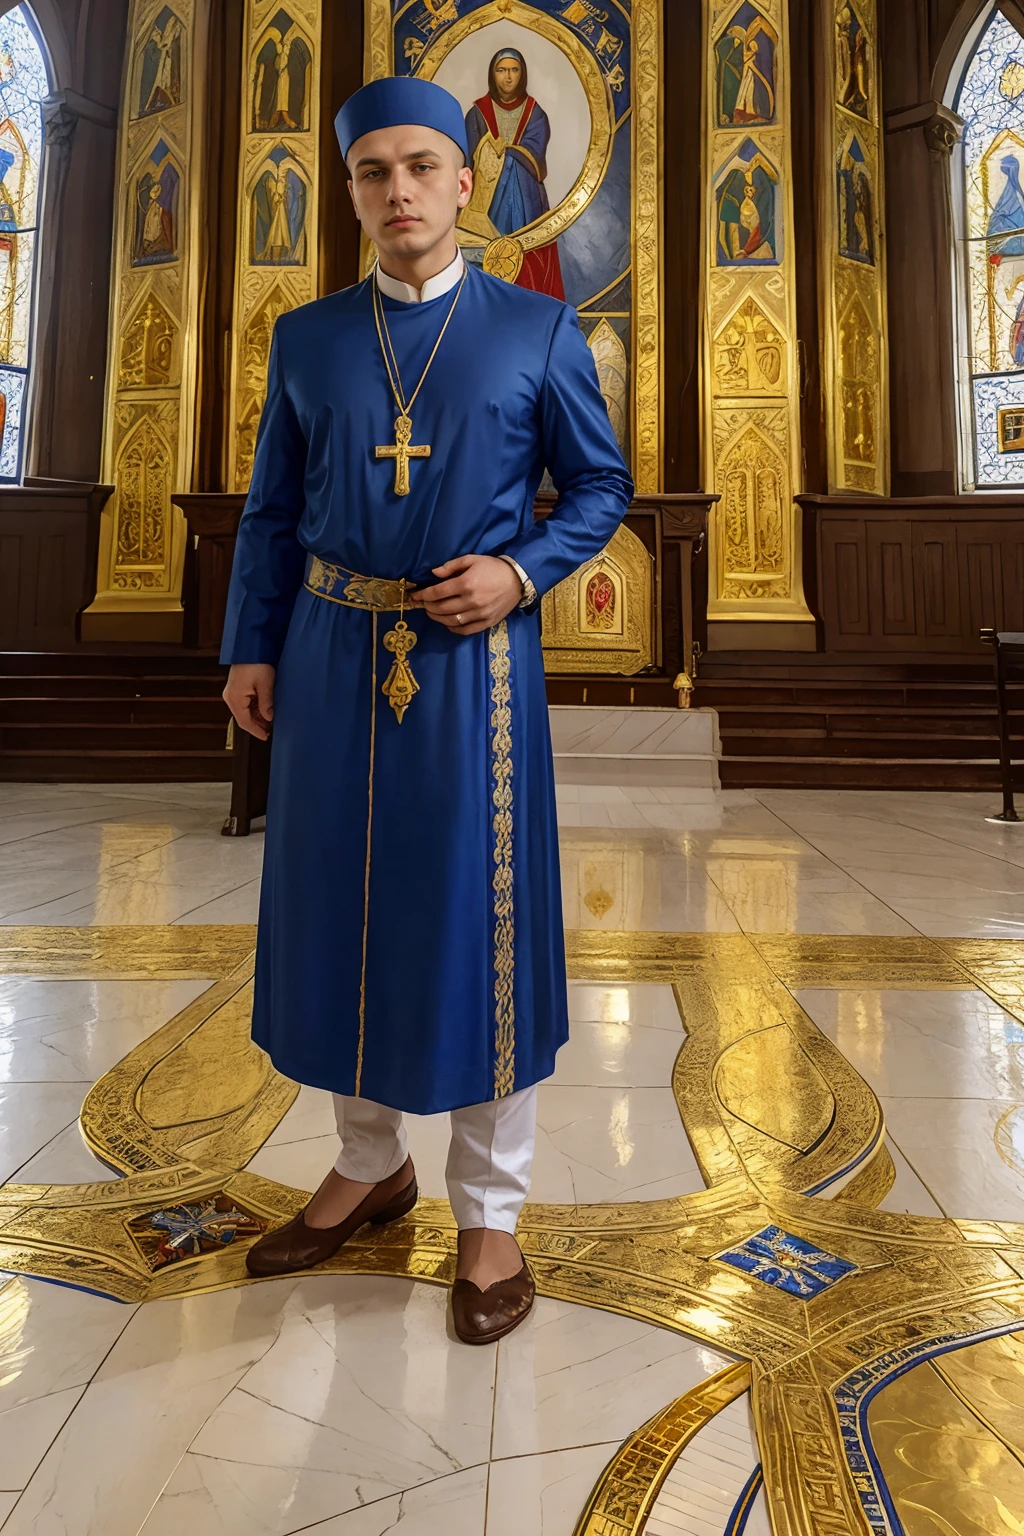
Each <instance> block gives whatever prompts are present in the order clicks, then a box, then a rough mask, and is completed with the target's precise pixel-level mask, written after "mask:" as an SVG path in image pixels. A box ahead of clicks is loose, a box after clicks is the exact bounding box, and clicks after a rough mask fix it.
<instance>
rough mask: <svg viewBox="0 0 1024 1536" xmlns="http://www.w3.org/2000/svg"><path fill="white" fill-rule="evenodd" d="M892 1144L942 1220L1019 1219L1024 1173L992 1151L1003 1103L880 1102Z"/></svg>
mask: <svg viewBox="0 0 1024 1536" xmlns="http://www.w3.org/2000/svg"><path fill="white" fill-rule="evenodd" d="M881 1105H882V1110H883V1112H884V1114H885V1120H886V1124H887V1126H888V1128H889V1134H890V1136H891V1138H892V1140H893V1141H894V1142H895V1143H896V1145H897V1146H898V1147H899V1149H900V1151H901V1152H902V1153H903V1154H904V1156H905V1157H906V1159H907V1161H908V1162H909V1163H910V1164H911V1165H912V1167H913V1168H914V1169H915V1171H916V1173H917V1174H918V1176H919V1178H920V1179H921V1180H922V1182H923V1183H924V1184H925V1185H926V1186H927V1188H928V1189H929V1190H930V1191H931V1194H932V1195H933V1196H934V1198H935V1200H936V1201H937V1202H938V1204H939V1206H940V1207H941V1209H942V1212H943V1214H944V1215H946V1216H953V1217H961V1218H969V1219H970V1218H973V1219H975V1220H977V1219H981V1218H984V1219H987V1220H989V1221H1024V1173H1021V1172H1020V1171H1018V1170H1017V1169H1016V1168H1011V1167H1010V1166H1009V1165H1008V1164H1007V1163H1006V1162H1005V1161H1004V1160H1003V1158H1002V1157H1000V1155H999V1152H998V1150H997V1147H996V1140H995V1138H996V1132H997V1129H998V1127H999V1124H1000V1121H1001V1120H1002V1119H1003V1117H1004V1116H1005V1115H1006V1114H1007V1112H1008V1111H1012V1109H1013V1108H1014V1105H1013V1103H1012V1102H1009V1101H1006V1100H1002V1101H1000V1100H985V1099H945V1098H944V1099H927V1098H882V1099H881Z"/></svg>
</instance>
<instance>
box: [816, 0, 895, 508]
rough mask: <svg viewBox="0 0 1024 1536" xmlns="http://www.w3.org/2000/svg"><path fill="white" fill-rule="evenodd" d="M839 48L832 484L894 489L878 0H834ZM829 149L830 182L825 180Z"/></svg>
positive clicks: (829, 390) (825, 249) (826, 191)
mask: <svg viewBox="0 0 1024 1536" xmlns="http://www.w3.org/2000/svg"><path fill="white" fill-rule="evenodd" d="M831 3H832V4H833V5H834V6H835V48H834V50H833V52H832V53H831V55H829V54H828V53H826V54H825V56H824V62H825V63H826V65H827V67H829V68H831V69H833V71H834V79H833V81H832V86H833V89H832V91H831V96H832V109H831V113H830V114H829V116H828V117H827V119H826V121H825V122H824V124H823V125H822V127H823V133H824V136H825V141H826V158H825V160H824V161H823V171H822V193H823V197H824V199H825V200H826V201H827V200H831V205H832V210H833V217H834V221H835V222H834V229H833V230H832V231H831V232H827V238H826V239H825V240H824V242H823V243H822V246H821V252H820V269H821V282H822V291H823V293H824V295H825V314H826V324H825V354H826V358H825V378H826V421H827V431H828V454H829V486H830V488H831V489H833V490H836V491H844V490H854V491H859V492H873V493H874V494H876V495H884V494H885V493H886V491H887V489H888V483H889V469H888V386H887V373H888V367H887V362H886V354H885V331H886V304H885V272H884V260H885V252H884V242H883V238H882V235H883V224H882V218H883V196H882V174H883V165H882V154H881V149H880V144H879V133H880V128H879V123H878V120H877V119H878V100H879V93H878V80H877V59H878V50H877V46H876V33H877V25H878V22H877V0H856V3H855V4H854V3H852V0H831ZM829 159H830V160H831V163H832V165H833V167H834V170H833V173H832V174H833V181H832V185H831V186H828V185H826V184H825V178H826V176H827V169H826V167H827V165H828V161H829Z"/></svg>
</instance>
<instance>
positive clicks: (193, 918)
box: [174, 880, 260, 923]
mask: <svg viewBox="0 0 1024 1536" xmlns="http://www.w3.org/2000/svg"><path fill="white" fill-rule="evenodd" d="M259 915H260V881H259V880H249V881H247V882H246V884H245V885H240V886H239V887H238V889H237V891H228V892H227V894H226V895H224V896H215V897H214V899H213V901H204V902H201V903H200V904H199V906H197V907H192V908H190V909H189V911H187V912H183V913H182V914H181V916H180V917H176V918H175V919H174V921H175V922H176V923H255V922H256V921H257V919H258V918H259Z"/></svg>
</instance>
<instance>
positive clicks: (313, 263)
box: [228, 0, 321, 491]
mask: <svg viewBox="0 0 1024 1536" xmlns="http://www.w3.org/2000/svg"><path fill="white" fill-rule="evenodd" d="M320 34H321V0H289V3H288V4H287V5H284V6H282V5H281V4H280V3H275V0H247V3H246V11H245V50H246V61H247V62H246V65H245V72H246V75H245V77H246V90H245V99H244V101H243V103H242V142H241V150H240V158H239V210H238V212H239V231H240V233H239V240H238V248H237V252H236V266H235V304H234V325H233V332H232V366H231V373H232V384H231V390H232V406H231V419H232V422H233V428H234V430H233V433H232V437H231V442H230V445H229V467H228V478H229V484H230V485H232V487H233V488H234V489H236V490H239V491H244V490H246V489H247V488H248V485H249V480H250V477H251V475H252V463H253V455H254V452H255V443H256V433H257V430H258V428H259V420H260V415H261V412H262V409H263V402H264V399H265V396H266V381H267V366H268V363H269V360H270V346H271V341H272V338H273V330H274V324H275V323H276V321H277V319H278V317H279V316H280V315H282V314H284V313H286V312H287V311H288V310H290V309H294V308H295V307H297V306H298V305H300V304H308V303H309V302H310V301H311V300H313V299H315V298H317V297H318V296H319V282H318V260H319V241H318V227H319V207H318V190H317V189H318V184H319V181H318V179H319V153H318V151H319V122H320V108H321V100H320Z"/></svg>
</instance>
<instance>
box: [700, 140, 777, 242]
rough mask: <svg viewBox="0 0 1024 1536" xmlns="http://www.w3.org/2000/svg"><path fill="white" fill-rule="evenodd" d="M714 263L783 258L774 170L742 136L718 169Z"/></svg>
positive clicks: (766, 158) (756, 147) (754, 143)
mask: <svg viewBox="0 0 1024 1536" xmlns="http://www.w3.org/2000/svg"><path fill="white" fill-rule="evenodd" d="M715 206H716V209H717V212H718V245H717V256H716V260H717V264H718V266H720V267H749V266H777V265H778V263H779V262H780V261H781V259H782V218H781V210H780V198H779V173H778V171H777V170H776V168H775V166H774V165H773V164H772V162H771V161H770V160H769V158H768V157H767V155H765V154H764V153H763V151H761V150H760V149H759V148H758V146H757V144H756V142H755V141H754V140H753V139H746V140H745V141H744V142H743V144H741V145H740V147H739V149H738V150H737V151H736V153H735V154H734V155H732V156H731V157H730V159H729V161H728V162H727V163H726V165H725V166H724V167H723V168H722V170H721V171H720V172H719V174H718V177H717V178H716V183H715Z"/></svg>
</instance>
